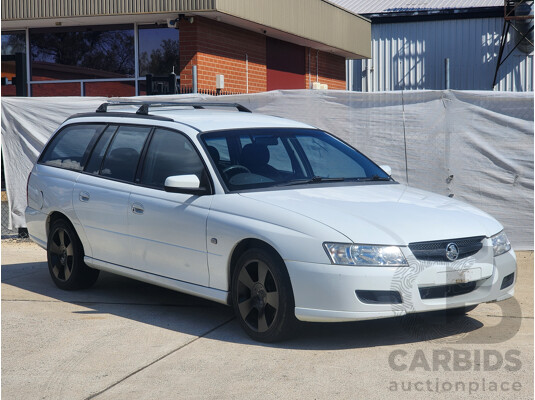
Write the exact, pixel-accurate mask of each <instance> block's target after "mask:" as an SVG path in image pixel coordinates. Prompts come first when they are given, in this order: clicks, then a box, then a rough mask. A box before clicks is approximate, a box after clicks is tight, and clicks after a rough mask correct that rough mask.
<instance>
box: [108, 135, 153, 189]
mask: <svg viewBox="0 0 535 400" xmlns="http://www.w3.org/2000/svg"><path fill="white" fill-rule="evenodd" d="M151 129H152V128H151V127H144V126H143V127H141V126H126V125H125V126H121V127H120V128H119V130H118V131H117V133H116V134H115V137H114V138H113V141H112V143H111V145H110V147H109V149H108V151H107V152H106V158H105V159H104V162H103V164H102V168H101V171H100V174H101V175H102V176H105V177H108V178H114V179H119V180H122V181H127V182H133V181H134V177H135V175H136V170H137V164H138V162H139V157H140V155H141V150H142V149H143V145H144V144H145V141H146V140H147V136H149V133H150V131H151Z"/></svg>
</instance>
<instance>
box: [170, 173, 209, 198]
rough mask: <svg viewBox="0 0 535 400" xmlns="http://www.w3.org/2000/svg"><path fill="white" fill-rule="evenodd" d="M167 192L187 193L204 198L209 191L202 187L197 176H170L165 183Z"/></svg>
mask: <svg viewBox="0 0 535 400" xmlns="http://www.w3.org/2000/svg"><path fill="white" fill-rule="evenodd" d="M164 187H165V191H166V192H171V193H186V194H195V195H198V196H202V195H203V194H207V192H208V190H207V189H206V188H204V187H201V181H200V180H199V178H198V177H197V175H175V176H169V177H167V179H166V180H165V183H164Z"/></svg>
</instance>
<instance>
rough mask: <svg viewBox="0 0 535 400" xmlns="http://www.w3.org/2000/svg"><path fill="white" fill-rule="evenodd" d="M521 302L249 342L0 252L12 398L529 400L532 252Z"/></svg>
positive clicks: (33, 251)
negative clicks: (59, 284) (74, 286)
mask: <svg viewBox="0 0 535 400" xmlns="http://www.w3.org/2000/svg"><path fill="white" fill-rule="evenodd" d="M517 256H518V266H519V268H518V279H517V283H516V293H515V297H514V298H513V299H509V300H506V301H503V302H500V303H489V304H483V305H480V306H478V307H477V308H476V309H475V310H473V311H471V312H470V313H469V314H468V315H467V316H463V317H458V318H452V317H446V316H444V314H442V313H433V314H429V315H415V316H405V317H400V318H391V319H383V320H374V321H359V322H353V323H344V324H302V325H301V326H300V328H299V331H298V332H296V336H295V337H294V338H293V339H291V340H289V341H286V342H283V343H277V344H269V345H266V344H261V343H256V342H254V341H252V340H251V339H249V338H248V337H247V336H246V335H245V333H244V332H243V331H242V330H241V328H240V327H239V325H238V323H237V321H236V319H235V318H234V317H233V314H232V310H231V309H230V308H228V307H225V306H221V305H218V304H215V303H212V302H209V301H205V300H201V299H198V298H195V297H192V296H188V295H184V294H181V293H176V292H172V291H169V290H166V289H162V288H158V287H155V286H151V285H148V284H144V283H140V282H136V281H133V280H130V279H126V278H122V277H119V276H114V275H111V274H107V273H101V275H100V277H99V280H98V281H97V283H96V285H95V286H94V287H93V288H91V289H88V290H84V291H78V292H65V291H61V290H59V289H57V288H56V287H55V286H54V284H53V283H52V280H51V279H50V276H49V273H48V268H47V265H46V253H45V251H44V250H42V249H41V248H39V247H38V246H36V245H34V244H32V243H29V242H21V241H16V240H15V241H14V240H2V255H1V259H2V274H1V281H2V287H1V298H2V309H1V311H2V314H1V315H2V329H1V333H2V337H1V339H2V348H1V349H2V353H1V356H2V357H1V359H2V366H1V372H2V391H1V394H2V398H3V399H25V400H26V399H69V400H71V399H93V398H94V399H253V398H260V399H285V400H286V399H338V398H339V399H389V398H395V399H405V398H407V399H450V398H451V399H453V398H455V399H456V398H461V397H463V398H464V397H466V398H470V399H472V398H473V399H487V398H496V399H508V398H511V399H516V400H519V399H532V398H533V252H521V253H518V254H517Z"/></svg>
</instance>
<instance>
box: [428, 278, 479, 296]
mask: <svg viewBox="0 0 535 400" xmlns="http://www.w3.org/2000/svg"><path fill="white" fill-rule="evenodd" d="M475 288H476V282H468V283H458V284H455V285H443V286H431V287H421V288H418V290H419V291H420V297H421V298H422V299H423V300H428V299H441V298H445V297H453V296H460V295H462V294H466V293H470V292H472V291H473V290H474V289H475Z"/></svg>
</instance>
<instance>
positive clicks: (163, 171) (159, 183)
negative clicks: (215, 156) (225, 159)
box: [141, 129, 204, 188]
mask: <svg viewBox="0 0 535 400" xmlns="http://www.w3.org/2000/svg"><path fill="white" fill-rule="evenodd" d="M203 171H204V164H203V163H202V161H201V159H200V158H199V155H198V154H197V151H195V148H194V147H193V145H192V144H191V142H190V141H189V140H187V139H186V138H185V137H184V136H183V135H181V134H180V133H178V132H174V131H170V130H167V129H156V130H155V131H154V135H153V137H152V140H151V142H150V145H149V148H148V150H147V156H146V159H145V165H144V166H143V173H142V176H141V184H143V185H147V186H151V187H156V188H163V187H164V183H165V179H166V178H168V177H170V176H175V175H196V176H197V177H198V178H199V180H201V179H202V175H203Z"/></svg>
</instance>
